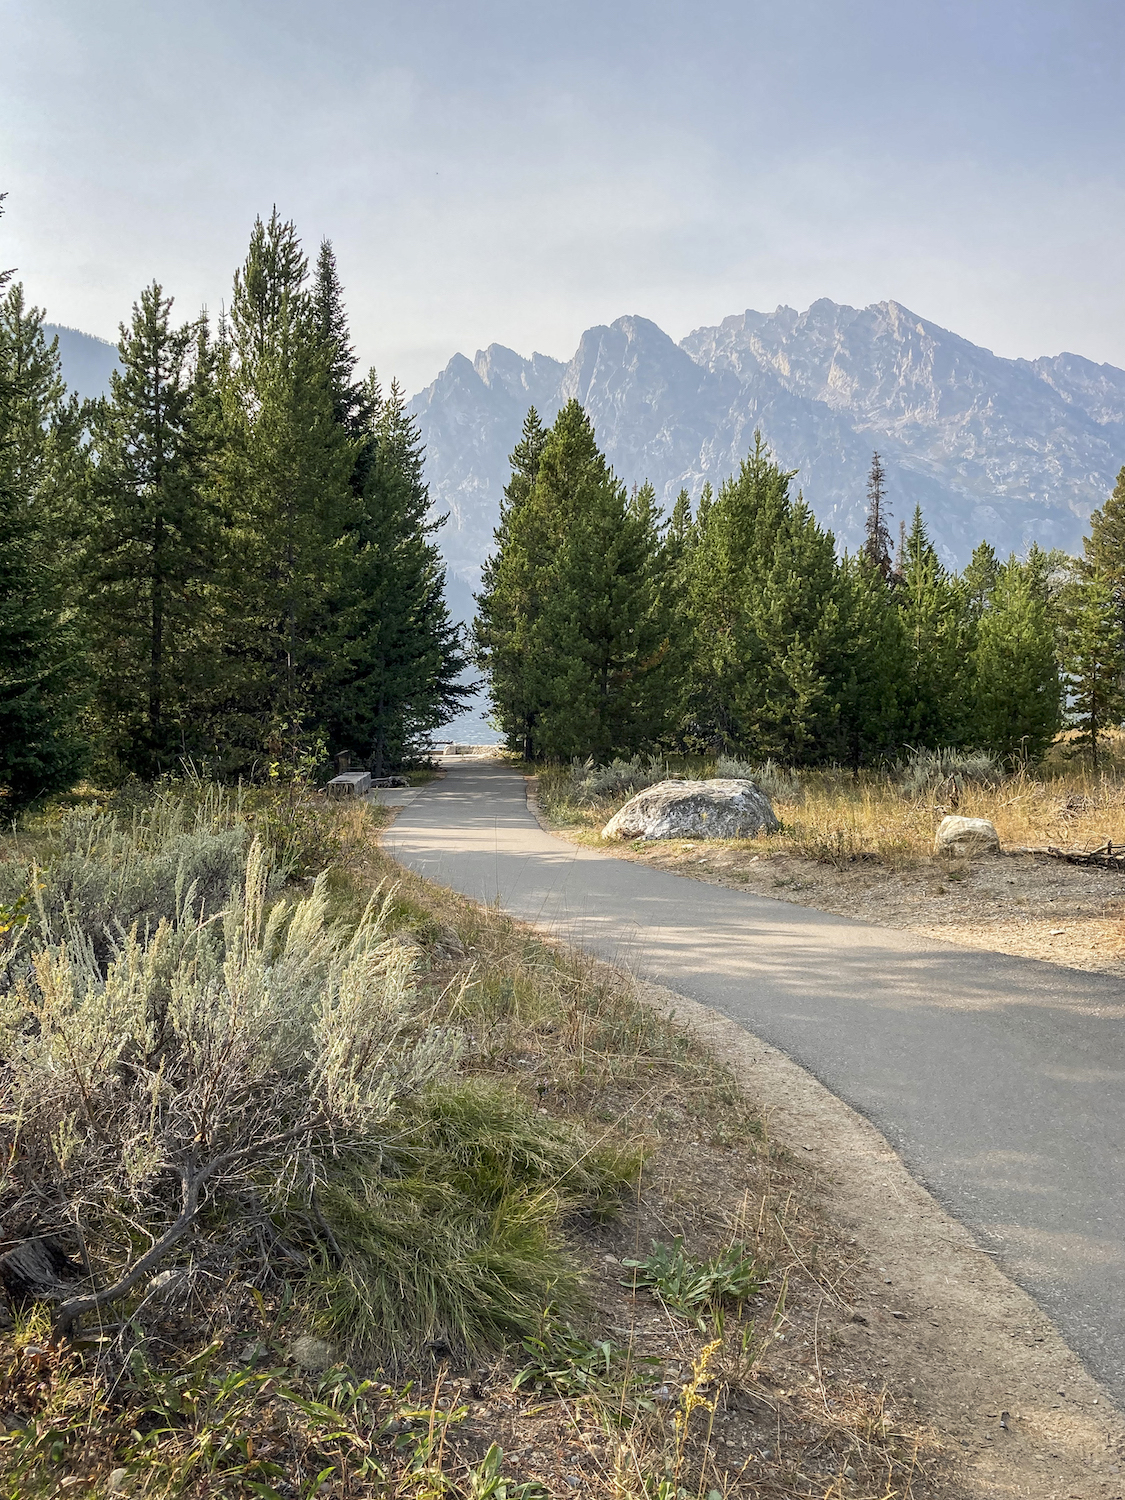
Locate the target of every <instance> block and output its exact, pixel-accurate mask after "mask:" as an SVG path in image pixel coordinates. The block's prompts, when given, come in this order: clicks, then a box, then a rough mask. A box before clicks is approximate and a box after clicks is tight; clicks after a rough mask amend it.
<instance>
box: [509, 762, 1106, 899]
mask: <svg viewBox="0 0 1125 1500" xmlns="http://www.w3.org/2000/svg"><path fill="white" fill-rule="evenodd" d="M1107 751H1108V753H1106V754H1105V755H1103V757H1102V760H1101V764H1100V765H1099V766H1097V767H1095V766H1093V765H1091V763H1090V762H1089V760H1088V759H1083V758H1080V757H1077V756H1075V757H1073V758H1071V757H1068V754H1067V746H1066V745H1065V744H1060V745H1059V746H1058V747H1056V749H1055V751H1054V752H1053V754H1052V756H1051V758H1050V759H1049V760H1048V762H1047V763H1046V764H1045V765H1044V766H1042V767H1040V768H1038V769H1036V770H1031V769H1021V770H1019V771H1017V772H1016V773H1014V774H1011V775H1007V776H1003V777H999V776H998V777H997V778H996V781H995V782H994V783H993V784H981V783H973V782H971V781H970V782H968V783H967V784H964V785H960V786H956V787H955V786H953V785H952V784H950V783H949V782H946V783H939V784H938V785H936V786H935V787H932V788H929V789H927V790H925V791H922V792H920V793H916V794H913V795H910V794H907V793H906V792H904V790H903V786H902V781H901V778H900V777H899V776H897V775H895V774H893V773H883V772H861V773H860V775H859V776H858V777H855V776H853V775H852V774H851V773H850V772H847V771H841V770H829V771H802V772H799V773H796V776H795V778H794V779H795V780H796V781H797V782H799V791H798V792H797V794H796V795H793V794H792V793H782V794H781V795H779V796H777V797H775V798H774V808H775V811H776V812H777V815H778V818H779V819H780V821H781V825H782V826H781V829H780V831H779V832H778V833H775V834H771V835H769V836H768V837H766V838H763V839H760V840H758V841H756V844H760V845H761V846H762V849H763V852H766V851H767V850H768V852H770V853H790V854H798V855H801V856H803V857H804V858H807V859H816V860H821V861H825V862H828V863H833V864H838V863H842V862H844V861H848V862H850V861H852V860H855V859H856V858H857V857H863V856H867V857H868V858H871V857H875V858H877V859H878V860H879V861H881V862H882V863H884V864H886V865H888V866H890V867H891V868H893V869H901V868H906V867H909V865H910V864H912V863H913V862H914V861H916V860H918V859H919V858H922V857H924V856H927V855H929V854H931V853H932V852H933V841H934V832H935V830H936V828H937V826H938V824H939V823H940V822H941V820H942V818H943V817H945V816H946V814H948V813H956V814H959V815H960V816H963V817H973V818H987V819H989V821H990V822H992V823H993V824H995V826H996V831H997V833H998V834H999V836H1000V841H1001V844H1002V845H1004V847H1005V848H1013V847H1020V848H1042V847H1045V846H1047V845H1056V846H1059V847H1065V848H1071V847H1075V848H1082V849H1086V848H1090V849H1092V848H1096V847H1098V846H1099V845H1104V844H1105V843H1106V841H1107V839H1112V840H1113V842H1114V843H1117V842H1118V841H1121V842H1125V733H1118V734H1116V735H1115V736H1113V737H1112V739H1111V740H1110V743H1109V745H1108V746H1107ZM539 786H540V792H539V796H540V802H541V804H542V806H543V808H544V811H545V812H546V813H547V815H548V817H550V818H551V819H552V821H555V822H557V823H558V824H559V825H560V826H569V827H571V828H574V829H576V830H578V831H579V832H580V833H581V834H582V835H583V836H589V837H591V838H592V839H596V838H597V837H598V835H599V834H600V831H601V828H602V827H603V826H604V824H605V823H606V822H607V821H608V820H609V818H610V817H611V816H612V815H613V813H614V812H616V811H617V809H618V808H619V807H621V806H622V805H623V804H624V803H625V802H626V801H627V800H628V795H626V794H623V795H620V796H617V797H615V798H612V799H606V800H603V801H598V802H594V803H590V804H586V805H580V804H577V803H575V802H574V801H573V800H571V799H570V797H569V796H568V788H567V773H566V772H560V771H554V770H549V771H545V772H543V773H541V774H540V777H539Z"/></svg>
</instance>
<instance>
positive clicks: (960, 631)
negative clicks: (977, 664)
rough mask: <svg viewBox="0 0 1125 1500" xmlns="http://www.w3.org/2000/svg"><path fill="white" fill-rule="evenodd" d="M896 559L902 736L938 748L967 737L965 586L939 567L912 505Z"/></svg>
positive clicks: (968, 663)
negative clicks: (899, 572) (900, 628)
mask: <svg viewBox="0 0 1125 1500" xmlns="http://www.w3.org/2000/svg"><path fill="white" fill-rule="evenodd" d="M903 552H904V556H903V557H902V559H901V560H900V567H901V570H902V584H901V587H900V589H899V591H898V602H899V608H900V610H901V617H902V625H903V634H904V638H905V645H906V656H905V672H904V677H903V681H902V684H901V694H900V705H901V713H902V736H903V741H904V743H905V744H907V745H910V746H912V747H917V746H926V747H928V748H931V749H938V748H943V747H947V746H956V745H961V744H963V743H965V736H966V734H968V735H969V738H970V739H971V738H972V735H971V728H970V724H969V705H970V702H971V686H972V684H971V660H970V649H971V633H970V620H969V609H968V601H967V596H966V590H965V587H964V585H963V584H962V582H961V580H960V579H957V578H955V577H951V576H950V574H949V573H947V572H946V570H945V569H944V568H943V567H942V565H941V563H940V561H939V560H938V556H937V553H936V552H935V550H934V548H933V545H932V544H931V542H930V539H929V536H928V534H927V532H926V527H925V523H924V521H923V520H922V511H921V508H920V507H917V508H916V509H915V512H914V523H913V525H912V527H911V529H910V533H909V535H908V536H907V537H906V541H905V547H904V549H903Z"/></svg>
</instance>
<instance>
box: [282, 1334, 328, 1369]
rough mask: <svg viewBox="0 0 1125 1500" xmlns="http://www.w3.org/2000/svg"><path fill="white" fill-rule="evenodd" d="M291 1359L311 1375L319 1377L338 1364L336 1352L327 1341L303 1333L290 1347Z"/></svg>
mask: <svg viewBox="0 0 1125 1500" xmlns="http://www.w3.org/2000/svg"><path fill="white" fill-rule="evenodd" d="M289 1358H290V1359H291V1360H292V1361H293V1363H294V1364H295V1365H297V1366H298V1367H299V1368H300V1369H302V1370H307V1371H308V1372H309V1374H310V1375H319V1374H320V1373H321V1372H322V1371H324V1370H330V1369H331V1368H332V1366H333V1365H334V1364H335V1363H336V1351H335V1349H334V1348H333V1347H332V1345H331V1344H330V1343H329V1342H328V1340H327V1339H320V1338H317V1337H316V1335H315V1334H311V1333H302V1334H301V1335H300V1336H299V1337H298V1338H295V1339H294V1340H293V1342H292V1343H291V1344H290V1345H289Z"/></svg>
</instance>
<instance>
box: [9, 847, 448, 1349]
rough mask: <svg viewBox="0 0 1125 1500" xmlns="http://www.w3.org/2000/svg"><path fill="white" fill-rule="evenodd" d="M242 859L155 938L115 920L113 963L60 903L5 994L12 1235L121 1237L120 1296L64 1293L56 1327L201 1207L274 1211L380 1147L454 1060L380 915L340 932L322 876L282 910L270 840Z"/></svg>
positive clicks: (184, 899) (155, 929)
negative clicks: (404, 1107) (216, 904)
mask: <svg viewBox="0 0 1125 1500" xmlns="http://www.w3.org/2000/svg"><path fill="white" fill-rule="evenodd" d="M149 831H151V830H149ZM138 842H139V843H141V844H143V836H142V837H141V838H140V839H139V840H138ZM113 847H114V848H115V849H117V848H118V845H117V844H114V845H113ZM224 847H225V846H224ZM141 853H143V849H141V850H139V851H138V857H139V855H140V854H141ZM118 863H119V864H120V866H121V867H122V868H125V869H132V868H133V867H134V863H135V862H134V861H131V860H129V859H127V858H125V857H124V855H122V857H121V859H120V860H119V862H118ZM243 866H244V869H243V874H242V881H241V884H240V885H236V886H235V888H234V889H233V891H229V892H228V898H227V901H226V904H225V910H222V909H217V910H213V909H210V908H209V906H208V904H207V902H206V901H205V900H204V899H203V898H202V897H201V895H200V893H199V889H198V887H197V886H196V885H195V884H186V885H185V884H184V882H183V879H182V877H181V878H179V879H178V880H177V881H176V882H175V884H174V890H173V902H174V905H173V910H172V912H171V913H170V915H167V916H162V917H160V919H159V920H158V921H157V922H156V923H155V926H153V925H151V924H147V925H145V926H144V927H142V926H141V924H140V922H139V921H137V920H134V921H133V923H132V925H131V926H130V927H129V928H128V929H125V928H124V927H123V925H122V924H121V923H119V922H114V923H109V924H107V926H106V929H105V931H106V932H107V934H108V937H107V941H108V943H109V950H110V951H109V955H108V957H107V958H106V959H105V960H104V961H103V960H102V959H101V958H100V956H99V953H98V950H97V947H96V945H95V942H94V940H93V937H92V935H91V933H90V931H89V930H88V928H87V927H85V926H84V925H83V924H82V922H81V921H80V920H79V913H78V911H77V910H76V909H74V908H70V907H66V906H64V908H63V910H62V913H61V917H60V919H59V920H60V921H61V923H62V926H61V929H60V930H59V931H57V932H44V931H41V932H37V933H34V934H33V935H32V937H31V939H30V940H29V941H28V942H27V944H26V951H25V954H24V963H23V965H22V967H17V968H16V969H15V972H14V980H13V982H12V983H10V985H9V987H8V989H7V991H6V993H5V994H4V995H3V996H2V997H0V1132H3V1134H4V1137H5V1139H6V1140H7V1141H8V1142H9V1145H10V1152H9V1153H8V1154H7V1159H6V1165H5V1168H4V1170H3V1176H2V1177H0V1235H2V1236H3V1238H4V1239H5V1240H9V1241H10V1240H13V1239H19V1238H20V1237H26V1235H27V1233H28V1232H29V1230H30V1229H35V1230H37V1231H39V1232H49V1233H54V1234H62V1235H64V1236H66V1237H67V1238H73V1236H74V1234H75V1233H77V1234H78V1236H79V1238H80V1239H81V1240H82V1241H83V1242H84V1243H87V1244H90V1243H100V1244H103V1245H109V1244H111V1243H112V1242H113V1241H114V1240H116V1241H117V1242H118V1244H120V1245H121V1246H122V1250H121V1252H120V1253H119V1254H118V1256H116V1257H114V1256H113V1255H112V1253H110V1256H109V1258H110V1259H111V1260H114V1259H115V1260H116V1264H114V1265H113V1267H112V1273H111V1274H112V1276H113V1278H114V1280H113V1281H112V1284H111V1285H109V1286H108V1287H103V1290H102V1291H100V1292H96V1293H95V1292H88V1293H84V1294H82V1295H80V1296H78V1297H76V1298H71V1299H68V1300H67V1301H65V1302H63V1304H62V1306H61V1307H60V1309H59V1312H58V1318H59V1321H60V1323H61V1324H62V1325H63V1326H65V1325H66V1324H67V1322H68V1321H71V1320H73V1319H74V1318H75V1317H77V1316H81V1314H82V1313H84V1312H87V1311H91V1310H93V1308H94V1307H96V1306H99V1305H100V1304H101V1303H102V1302H105V1301H111V1300H114V1299H115V1298H116V1297H119V1296H122V1295H124V1294H125V1293H127V1292H128V1291H129V1290H130V1289H131V1287H132V1286H133V1285H134V1284H135V1283H136V1282H137V1281H138V1280H139V1278H140V1277H141V1276H142V1275H143V1274H146V1273H147V1272H148V1271H150V1270H151V1269H153V1268H154V1267H155V1265H156V1264H157V1263H158V1262H159V1261H160V1260H161V1259H162V1257H163V1256H164V1255H165V1254H166V1253H167V1252H168V1251H170V1250H171V1249H172V1247H173V1246H174V1245H175V1244H176V1243H177V1241H178V1240H179V1239H180V1238H181V1237H182V1236H183V1235H184V1234H185V1233H186V1232H187V1230H188V1229H189V1228H191V1227H192V1226H193V1225H194V1223H195V1221H196V1219H197V1217H198V1216H199V1214H200V1213H201V1212H202V1211H203V1209H204V1208H207V1209H208V1211H209V1212H211V1213H216V1212H217V1213H220V1214H221V1213H222V1211H223V1209H224V1206H230V1205H233V1204H234V1203H235V1202H236V1201H238V1200H239V1199H240V1195H241V1198H242V1199H243V1200H244V1201H243V1203H242V1208H241V1210H240V1211H241V1212H242V1213H243V1214H244V1213H245V1201H258V1202H260V1203H261V1204H262V1205H263V1209H262V1212H263V1215H268V1212H269V1208H270V1205H271V1204H277V1203H280V1202H282V1201H284V1200H285V1199H286V1198H288V1197H291V1196H292V1195H293V1194H294V1193H297V1194H300V1193H306V1194H307V1193H309V1192H311V1191H312V1190H313V1188H314V1187H315V1184H316V1182H317V1181H318V1180H319V1179H321V1178H322V1177H323V1176H324V1172H325V1163H326V1162H327V1161H329V1160H331V1161H336V1160H338V1159H339V1158H340V1157H341V1154H344V1155H347V1153H349V1152H360V1153H362V1152H369V1151H371V1150H372V1149H373V1148H374V1147H375V1146H376V1145H377V1144H378V1141H379V1139H380V1128H381V1127H382V1126H383V1124H384V1122H385V1121H386V1120H387V1118H388V1116H389V1115H390V1113H391V1112H392V1110H393V1108H394V1106H395V1105H396V1103H397V1102H398V1101H399V1100H400V1099H402V1098H403V1097H404V1096H406V1095H408V1094H410V1093H412V1092H413V1091H415V1090H417V1089H418V1088H420V1087H421V1086H422V1085H423V1084H424V1083H426V1082H427V1081H428V1080H430V1079H432V1078H433V1077H435V1076H436V1074H438V1073H439V1072H441V1071H442V1070H443V1069H444V1068H445V1067H446V1066H447V1065H448V1063H449V1062H450V1060H451V1058H452V1056H453V1054H454V1052H455V1050H456V1040H455V1037H454V1036H453V1034H452V1033H450V1032H448V1031H447V1030H443V1029H441V1028H436V1027H432V1026H427V1025H425V1024H424V1020H423V1018H422V1017H421V1015H420V1014H419V1005H418V1000H417V996H416V993H415V988H414V982H413V979H414V968H415V964H416V956H415V954H414V952H413V951H412V950H411V949H410V948H408V947H406V946H404V945H402V944H400V943H398V942H396V941H394V940H392V939H391V938H390V937H389V935H388V934H387V932H386V930H385V924H384V909H383V905H382V904H381V903H379V902H377V901H374V900H373V901H372V902H371V904H369V906H368V907H367V910H366V911H365V912H364V913H363V916H362V918H361V919H360V921H359V923H358V924H357V926H356V927H355V930H354V932H353V933H352V934H351V936H350V937H349V936H346V935H345V934H344V933H343V932H342V931H341V930H340V929H339V928H334V927H331V926H329V925H328V924H327V923H326V920H325V918H326V907H327V901H326V893H325V883H326V882H325V879H324V877H321V878H320V879H319V880H318V881H317V882H316V883H315V885H314V886H313V889H312V891H311V892H310V893H309V894H308V895H307V896H304V897H303V898H301V899H299V900H296V901H294V902H286V901H278V902H275V903H274V904H273V905H272V906H271V904H270V902H269V899H268V898H269V890H270V885H271V873H272V872H271V863H270V858H269V855H268V852H267V851H266V850H265V848H264V847H263V845H262V844H261V843H260V841H258V840H257V839H255V840H254V841H253V842H251V844H250V846H249V848H248V849H247V850H246V852H245V855H244V857H243ZM177 868H178V869H181V868H182V862H181V865H178V866H177ZM165 876H166V878H171V875H170V870H169V871H166V872H165ZM128 888H129V889H132V886H131V885H130V886H129V887H128ZM147 888H148V887H147V886H146V889H147ZM97 910H98V912H99V915H100V914H101V913H102V911H103V907H102V906H101V905H99V906H98V907H97ZM41 921H45V919H41ZM114 927H115V928H116V931H112V930H111V929H112V928H114ZM247 1194H249V1195H250V1198H249V1200H246V1195H247ZM138 1234H140V1235H142V1236H144V1237H145V1242H146V1248H145V1249H144V1251H143V1253H142V1252H140V1251H134V1250H133V1249H132V1246H133V1245H135V1244H136V1242H137V1238H138ZM125 1247H128V1248H125Z"/></svg>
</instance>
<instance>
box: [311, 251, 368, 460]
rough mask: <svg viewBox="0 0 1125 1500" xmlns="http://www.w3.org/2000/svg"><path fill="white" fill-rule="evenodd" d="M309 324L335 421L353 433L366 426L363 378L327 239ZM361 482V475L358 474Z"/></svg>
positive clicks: (318, 261)
mask: <svg viewBox="0 0 1125 1500" xmlns="http://www.w3.org/2000/svg"><path fill="white" fill-rule="evenodd" d="M312 313H313V325H314V328H315V330H316V335H317V337H318V338H319V340H320V342H321V345H322V346H323V348H324V351H325V356H326V359H327V362H328V379H329V382H330V384H331V387H332V396H333V409H334V413H335V417H336V420H337V422H339V423H341V425H342V426H344V427H345V428H347V429H348V430H349V431H350V432H352V433H353V434H359V435H364V433H365V431H367V430H369V418H370V416H371V415H372V413H371V412H370V411H369V409H368V404H367V398H366V389H367V387H366V386H365V384H364V382H362V381H357V380H356V378H355V371H356V366H357V364H358V363H359V361H358V360H357V359H356V355H355V350H354V349H353V348H352V340H351V333H350V331H349V328H348V315H347V310H346V309H345V307H344V288H343V286H342V285H341V282H340V275H339V272H338V270H337V268H336V253H335V251H334V250H333V249H332V242H331V240H322V241H321V243H320V251H319V254H318V255H317V258H316V271H315V274H314V277H313V287H312ZM360 483H361V484H362V475H361V476H360Z"/></svg>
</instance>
